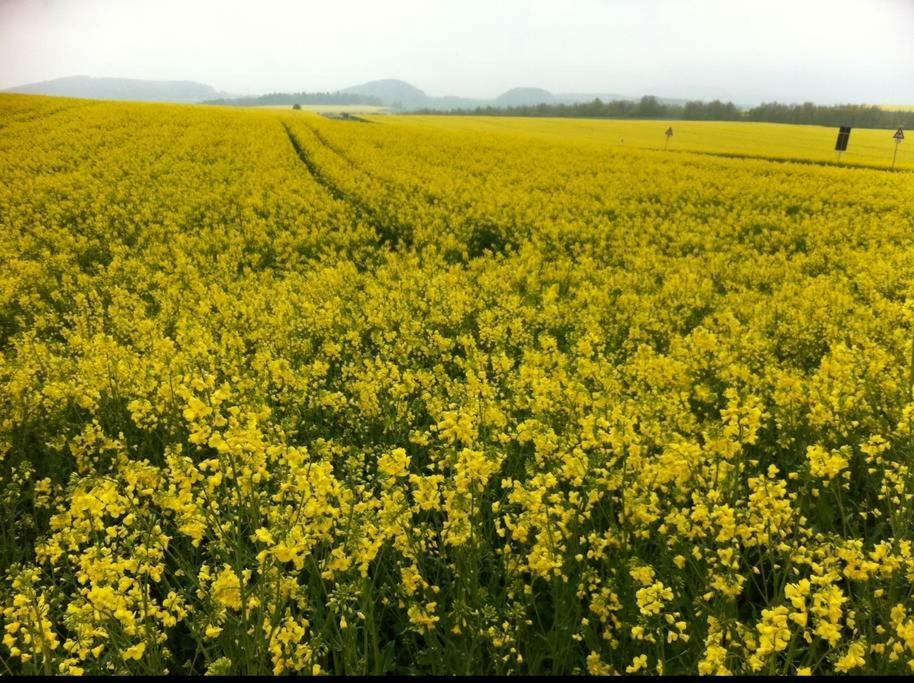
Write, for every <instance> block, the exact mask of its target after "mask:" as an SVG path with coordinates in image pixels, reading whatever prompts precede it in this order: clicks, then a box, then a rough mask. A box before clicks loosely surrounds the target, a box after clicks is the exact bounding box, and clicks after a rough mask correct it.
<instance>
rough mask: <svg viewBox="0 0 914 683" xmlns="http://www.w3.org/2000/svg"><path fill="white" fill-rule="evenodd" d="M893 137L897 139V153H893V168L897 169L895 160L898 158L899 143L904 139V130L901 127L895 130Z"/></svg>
mask: <svg viewBox="0 0 914 683" xmlns="http://www.w3.org/2000/svg"><path fill="white" fill-rule="evenodd" d="M892 139H893V140H894V141H895V153H894V154H893V155H892V170H893V171H894V170H895V160H896V159H897V158H898V145H900V144H901V143H902V142H903V141H904V131H903V130H902V129H901V128H899V129H898V130H896V131H895V135H893V136H892Z"/></svg>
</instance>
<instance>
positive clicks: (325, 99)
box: [205, 92, 381, 107]
mask: <svg viewBox="0 0 914 683" xmlns="http://www.w3.org/2000/svg"><path fill="white" fill-rule="evenodd" d="M205 104H225V105H231V106H234V107H263V106H269V105H285V104H288V105H293V104H369V105H374V106H381V100H379V99H378V98H377V97H373V96H370V95H357V94H355V93H341V92H297V93H296V92H293V93H287V92H274V93H269V94H267V95H261V96H260V97H232V98H222V99H218V100H208V101H207V102H206V103H205Z"/></svg>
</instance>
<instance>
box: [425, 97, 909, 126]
mask: <svg viewBox="0 0 914 683" xmlns="http://www.w3.org/2000/svg"><path fill="white" fill-rule="evenodd" d="M418 113H422V114H443V115H453V114H457V115H476V116H543V117H579V118H620V119H638V118H643V119H683V120H689V121H767V122H772V123H799V124H807V125H821V126H855V127H861V128H898V127H904V128H911V127H914V112H905V111H888V110H885V109H880V108H879V107H875V106H866V105H855V104H847V105H836V106H823V105H817V104H813V103H812V102H806V103H804V104H781V103H778V102H769V103H764V104H761V105H759V106H757V107H753V108H751V109H748V110H741V109H739V108H738V107H737V106H736V105H735V104H733V102H721V101H720V100H714V101H712V102H700V101H697V100H696V101H691V102H686V103H685V104H676V103H666V102H663V101H661V100H659V99H658V98H656V97H653V96H651V95H645V96H644V97H642V98H641V99H640V100H637V101H636V100H610V101H608V102H604V101H602V100H601V99H600V98H596V99H594V100H593V101H591V102H581V103H576V104H535V105H527V106H516V107H492V106H488V107H475V108H473V109H451V110H447V111H440V110H439V111H436V110H431V109H423V110H420V111H419V112H418Z"/></svg>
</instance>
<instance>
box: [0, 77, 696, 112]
mask: <svg viewBox="0 0 914 683" xmlns="http://www.w3.org/2000/svg"><path fill="white" fill-rule="evenodd" d="M3 92H15V93H25V94H32V95H56V96H59V97H81V98H87V99H100V100H133V101H139V102H186V103H192V102H206V103H212V104H226V105H233V106H258V105H266V104H273V105H276V104H290V105H291V104H295V103H296V102H298V103H301V104H308V103H312V104H313V103H326V104H347V103H348V104H373V105H381V106H386V107H390V108H393V109H400V110H405V111H416V110H426V109H427V110H432V111H446V110H452V109H475V108H477V107H481V108H485V107H496V108H506V107H527V106H537V105H540V104H546V105H560V104H580V103H583V102H592V101H593V100H594V99H596V98H600V99H601V100H603V101H608V100H630V101H634V100H635V99H636V98H633V97H627V96H624V95H619V94H615V93H552V92H549V91H548V90H544V89H543V88H536V87H518V88H511V89H510V90H507V91H505V92H503V93H502V94H500V95H499V96H498V97H495V98H473V97H460V96H456V95H445V96H432V95H429V94H427V93H426V92H425V91H424V90H421V89H420V88H417V87H416V86H414V85H412V84H411V83H407V82H406V81H403V80H399V79H396V78H385V79H381V80H376V81H368V82H367V83H362V84H360V85H353V86H350V87H348V88H343V89H341V90H337V91H334V92H327V93H308V92H301V93H269V94H266V95H250V96H238V95H231V94H229V93H226V92H222V91H219V90H216V89H215V88H213V87H212V86H210V85H207V84H205V83H198V82H196V81H156V80H144V79H137V78H96V77H92V76H67V77H65V78H57V79H54V80H50V81H42V82H39V83H28V84H26V85H20V86H16V87H14V88H8V89H6V90H5V91H3ZM658 100H659V101H660V102H661V103H664V104H679V103H680V101H679V100H671V99H667V98H658Z"/></svg>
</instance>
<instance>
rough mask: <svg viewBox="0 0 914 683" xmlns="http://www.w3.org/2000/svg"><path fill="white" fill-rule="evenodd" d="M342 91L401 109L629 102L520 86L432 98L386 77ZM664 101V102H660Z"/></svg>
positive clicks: (615, 96)
mask: <svg viewBox="0 0 914 683" xmlns="http://www.w3.org/2000/svg"><path fill="white" fill-rule="evenodd" d="M340 92H342V93H351V94H359V95H365V96H370V97H376V98H377V99H378V100H379V101H381V102H382V103H383V104H384V105H385V106H388V107H396V108H400V109H407V110H415V109H433V110H446V109H474V108H476V107H517V106H533V105H537V104H577V103H579V102H589V101H593V100H594V99H595V98H597V97H599V98H601V99H604V100H606V99H629V100H634V99H635V98H633V97H625V96H623V95H618V94H615V93H601V94H585V93H562V94H555V93H551V92H549V91H548V90H544V89H543V88H534V87H520V88H511V89H510V90H507V91H505V92H503V93H502V94H501V95H499V96H498V97H495V98H473V97H459V96H456V95H446V96H444V97H433V96H431V95H428V94H426V93H425V91H423V90H420V89H419V88H417V87H415V86H414V85H412V84H410V83H407V82H406V81H401V80H398V79H395V78H386V79H382V80H378V81H369V82H368V83H363V84H361V85H353V86H350V87H348V88H344V89H343V90H341V91H340ZM661 101H662V100H661Z"/></svg>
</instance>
